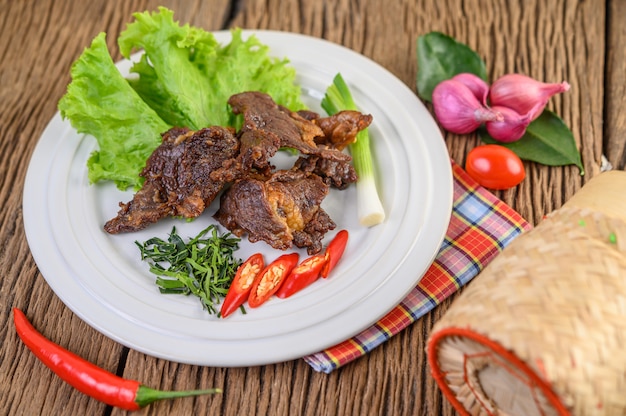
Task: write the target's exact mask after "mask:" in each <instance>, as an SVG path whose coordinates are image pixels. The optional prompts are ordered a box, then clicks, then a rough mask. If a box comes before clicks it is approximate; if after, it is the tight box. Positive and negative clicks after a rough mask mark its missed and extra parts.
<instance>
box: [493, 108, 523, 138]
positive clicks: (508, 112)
mask: <svg viewBox="0 0 626 416" xmlns="http://www.w3.org/2000/svg"><path fill="white" fill-rule="evenodd" d="M492 109H493V110H494V111H497V112H499V113H500V114H502V116H503V119H502V120H499V121H498V120H496V121H488V122H487V123H485V127H486V129H487V132H488V133H489V135H490V136H491V137H493V138H494V139H496V140H498V141H499V142H503V143H511V142H515V141H517V140H519V139H521V138H522V137H523V136H524V134H525V133H526V128H527V127H528V125H529V124H530V122H531V121H532V120H531V114H532V110H531V111H530V112H529V113H527V114H524V115H521V114H519V113H517V112H516V111H515V110H513V109H510V108H508V107H502V106H495V105H494V106H493V107H492Z"/></svg>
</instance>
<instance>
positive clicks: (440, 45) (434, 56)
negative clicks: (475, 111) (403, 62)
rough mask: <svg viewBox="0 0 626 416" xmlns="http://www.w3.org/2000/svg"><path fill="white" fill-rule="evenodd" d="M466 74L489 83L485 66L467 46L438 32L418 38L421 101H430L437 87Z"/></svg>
mask: <svg viewBox="0 0 626 416" xmlns="http://www.w3.org/2000/svg"><path fill="white" fill-rule="evenodd" d="M464 72H469V73H472V74H474V75H477V76H479V77H480V78H482V79H483V80H485V81H486V80H487V70H486V69H485V62H484V61H483V60H482V59H481V57H480V56H478V54H477V53H476V52H474V51H473V50H472V49H470V48H469V47H468V46H467V45H464V44H462V43H459V42H457V41H456V40H454V39H453V38H451V37H450V36H448V35H444V34H443V33H439V32H430V33H428V34H426V35H423V36H419V37H418V38H417V93H418V95H419V96H420V98H422V99H424V100H426V101H431V100H432V94H433V90H434V89H435V87H436V86H437V84H439V83H440V82H441V81H445V80H446V79H450V78H452V77H453V76H455V75H457V74H461V73H464Z"/></svg>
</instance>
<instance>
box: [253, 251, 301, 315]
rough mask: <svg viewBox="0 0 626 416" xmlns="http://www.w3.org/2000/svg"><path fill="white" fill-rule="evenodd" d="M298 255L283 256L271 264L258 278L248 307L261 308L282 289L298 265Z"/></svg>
mask: <svg viewBox="0 0 626 416" xmlns="http://www.w3.org/2000/svg"><path fill="white" fill-rule="evenodd" d="M299 258H300V255H299V254H298V253H290V254H283V255H282V256H280V257H278V258H277V259H276V260H274V261H273V262H271V263H270V264H269V265H268V266H266V267H265V269H264V270H263V271H262V272H261V273H260V274H259V275H258V276H257V277H256V279H255V280H254V283H253V284H252V289H251V290H250V295H249V296H248V305H249V306H250V307H251V308H256V307H259V306H261V305H262V304H263V303H265V301H267V300H268V299H269V298H270V297H272V295H273V294H274V293H276V292H277V291H278V289H280V285H281V284H282V283H283V282H284V281H285V279H286V278H287V276H288V275H289V273H291V270H292V269H293V268H294V267H296V265H297V264H298V259H299Z"/></svg>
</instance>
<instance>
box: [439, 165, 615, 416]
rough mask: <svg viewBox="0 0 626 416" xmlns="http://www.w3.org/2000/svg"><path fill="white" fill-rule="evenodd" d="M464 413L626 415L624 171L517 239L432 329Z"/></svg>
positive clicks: (442, 377)
mask: <svg viewBox="0 0 626 416" xmlns="http://www.w3.org/2000/svg"><path fill="white" fill-rule="evenodd" d="M427 351H428V362H429V366H430V369H431V373H432V375H433V377H434V378H435V379H436V381H437V383H438V384H439V386H440V388H441V390H442V391H443V393H444V394H445V396H446V397H447V398H448V400H450V402H451V403H452V404H453V405H454V407H455V409H456V410H457V411H458V412H459V413H460V414H471V415H525V416H526V415H561V414H572V415H626V172H623V171H609V172H605V173H602V174H600V175H598V176H596V177H594V178H593V179H591V180H590V181H589V182H588V183H587V184H586V185H585V186H583V188H582V189H581V190H580V191H579V192H577V193H576V194H575V195H574V196H573V197H572V198H571V199H570V200H569V201H568V202H567V203H566V204H564V205H563V207H561V208H560V209H558V210H556V211H554V212H552V213H551V214H550V215H548V216H547V217H546V218H545V219H544V220H542V221H541V222H540V223H539V224H538V225H537V226H536V227H535V228H533V229H532V230H530V231H528V232H526V233H525V234H523V235H521V236H519V237H518V238H517V239H515V240H514V241H513V242H512V243H511V244H510V245H509V246H508V247H506V248H505V249H504V250H503V252H502V253H501V254H500V255H499V256H498V257H496V258H495V259H494V260H493V261H492V262H491V263H490V264H489V265H488V266H487V267H486V268H485V270H483V272H482V273H481V274H480V275H479V276H477V277H476V278H475V279H474V280H473V281H472V282H471V284H469V285H468V286H467V288H466V289H465V290H464V292H463V293H462V294H461V295H460V296H459V297H458V298H457V299H456V300H455V301H454V302H453V304H452V305H451V307H450V309H449V310H448V311H447V312H446V313H445V315H444V316H443V317H442V319H441V320H440V321H439V322H438V323H437V324H436V325H435V327H434V328H433V330H432V332H431V334H430V337H429V340H428V349H427Z"/></svg>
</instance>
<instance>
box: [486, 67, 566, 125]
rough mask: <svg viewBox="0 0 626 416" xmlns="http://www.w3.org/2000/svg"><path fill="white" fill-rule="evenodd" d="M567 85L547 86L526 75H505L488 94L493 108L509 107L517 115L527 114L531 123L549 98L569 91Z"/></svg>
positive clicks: (564, 83) (494, 84)
mask: <svg viewBox="0 0 626 416" xmlns="http://www.w3.org/2000/svg"><path fill="white" fill-rule="evenodd" d="M569 87H570V86H569V84H568V83H567V82H565V81H563V82H562V83H560V84H556V83H555V84H548V83H545V82H541V81H537V80H535V79H533V78H530V77H528V76H526V75H521V74H507V75H503V76H502V77H500V78H498V79H497V80H496V81H495V82H494V83H493V84H492V85H491V89H490V92H489V100H490V103H491V105H493V106H503V107H509V108H511V109H513V110H515V111H516V112H517V113H518V114H528V115H529V116H530V119H531V121H532V120H534V119H536V118H537V117H539V116H540V115H541V113H542V112H543V109H544V108H545V106H546V104H547V103H548V100H549V99H550V97H552V96H553V95H555V94H559V93H562V92H565V91H567V90H569Z"/></svg>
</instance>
